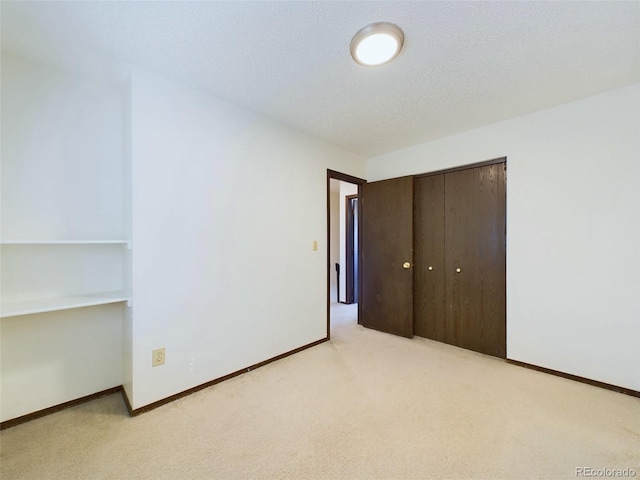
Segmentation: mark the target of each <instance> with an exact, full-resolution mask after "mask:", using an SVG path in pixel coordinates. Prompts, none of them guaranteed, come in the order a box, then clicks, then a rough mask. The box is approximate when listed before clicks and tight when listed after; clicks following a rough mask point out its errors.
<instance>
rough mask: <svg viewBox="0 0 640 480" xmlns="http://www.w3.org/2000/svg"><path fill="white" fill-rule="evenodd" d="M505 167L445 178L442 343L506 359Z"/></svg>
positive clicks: (503, 165) (459, 173)
mask: <svg viewBox="0 0 640 480" xmlns="http://www.w3.org/2000/svg"><path fill="white" fill-rule="evenodd" d="M505 213H506V191H505V164H495V165H489V166H484V167H477V168H472V169H468V170H460V171H457V172H451V173H447V174H446V176H445V217H446V223H445V239H446V244H447V248H446V254H445V282H446V291H447V298H446V302H447V309H446V317H447V320H446V325H447V329H446V334H447V339H446V340H445V341H446V342H447V343H451V344H453V345H458V346H460V347H463V348H468V349H470V350H475V351H478V352H482V353H486V354H489V355H494V356H497V357H502V358H505V357H506V273H505V272H506V258H505V251H506V239H505V234H506V223H505Z"/></svg>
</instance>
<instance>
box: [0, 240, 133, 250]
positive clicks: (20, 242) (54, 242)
mask: <svg viewBox="0 0 640 480" xmlns="http://www.w3.org/2000/svg"><path fill="white" fill-rule="evenodd" d="M0 245H126V246H127V248H131V241H129V240H2V241H1V242H0Z"/></svg>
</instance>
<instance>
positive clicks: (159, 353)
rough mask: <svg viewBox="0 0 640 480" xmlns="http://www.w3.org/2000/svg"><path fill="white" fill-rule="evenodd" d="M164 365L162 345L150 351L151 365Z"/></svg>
mask: <svg viewBox="0 0 640 480" xmlns="http://www.w3.org/2000/svg"><path fill="white" fill-rule="evenodd" d="M158 365H164V347H162V348H156V349H155V350H152V351H151V366H152V367H157V366H158Z"/></svg>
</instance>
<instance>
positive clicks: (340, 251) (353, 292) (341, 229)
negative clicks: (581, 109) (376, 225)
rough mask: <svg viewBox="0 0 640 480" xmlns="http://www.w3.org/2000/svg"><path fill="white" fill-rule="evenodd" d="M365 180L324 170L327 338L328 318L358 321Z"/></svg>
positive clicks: (330, 319)
mask: <svg viewBox="0 0 640 480" xmlns="http://www.w3.org/2000/svg"><path fill="white" fill-rule="evenodd" d="M364 183H366V181H365V180H363V179H361V178H357V177H353V176H350V175H346V174H343V173H340V172H336V171H333V170H327V338H331V325H332V320H333V323H334V325H335V324H336V323H337V322H353V323H359V320H358V319H359V297H360V288H359V285H360V261H359V255H360V235H359V231H360V224H361V216H360V215H359V206H360V205H359V197H360V189H361V185H363V184H364Z"/></svg>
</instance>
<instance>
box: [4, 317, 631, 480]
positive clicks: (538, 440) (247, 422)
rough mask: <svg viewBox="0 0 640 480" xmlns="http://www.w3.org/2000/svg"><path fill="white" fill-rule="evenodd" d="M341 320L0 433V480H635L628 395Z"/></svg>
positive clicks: (343, 318)
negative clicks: (219, 366) (318, 338)
mask: <svg viewBox="0 0 640 480" xmlns="http://www.w3.org/2000/svg"><path fill="white" fill-rule="evenodd" d="M354 318H355V307H350V306H335V307H334V314H333V317H332V327H333V333H332V341H331V342H330V343H324V344H322V345H319V346H316V347H313V348H311V349H309V350H306V351H304V352H301V353H299V354H296V355H294V356H291V357H288V358H286V359H283V360H281V361H278V362H275V363H272V364H269V365H267V366H265V367H263V368H260V369H258V370H255V371H253V372H250V373H247V374H244V375H242V376H240V377H236V378H234V379H232V380H229V381H227V382H223V383H221V384H219V385H216V386H214V387H211V388H208V389H206V390H203V391H200V392H198V393H196V394H194V395H191V396H188V397H185V398H183V399H181V400H178V401H176V402H173V403H171V404H168V405H166V406H164V407H161V408H158V409H156V410H153V411H151V412H149V413H146V414H144V415H141V416H139V417H136V418H129V417H128V416H127V414H126V410H125V407H124V405H123V402H122V400H121V397H120V396H119V395H112V396H109V397H105V398H102V399H99V400H96V401H93V402H91V403H88V404H85V405H82V406H79V407H76V408H73V409H69V410H66V411H63V412H59V413H57V414H54V415H50V416H48V417H44V418H41V419H38V420H34V421H32V422H30V423H26V424H23V425H19V426H16V427H13V428H10V429H7V430H5V431H3V432H2V433H0V442H1V443H0V450H1V456H0V460H1V466H0V473H1V478H2V480H13V479H30V480H32V479H65V480H68V479H99V478H104V479H234V478H243V479H244V478H246V479H249V478H251V479H289V478H291V479H315V478H322V479H340V478H345V479H378V478H380V479H386V478H394V479H405V478H406V479H412V478H424V479H436V478H455V479H463V478H481V479H501V478H504V479H526V478H540V479H562V478H567V479H569V478H580V476H577V475H576V473H577V471H576V469H578V468H592V469H594V470H592V472H594V471H596V472H597V470H595V469H601V468H607V469H625V468H630V469H632V470H634V471H635V473H636V477H640V400H639V399H637V398H633V397H630V396H626V395H622V394H619V393H614V392H611V391H608V390H603V389H600V388H596V387H592V386H588V385H584V384H581V383H577V382H573V381H570V380H566V379H563V378H558V377H554V376H550V375H547V374H543V373H539V372H535V371H531V370H527V369H524V368H521V367H517V366H513V365H508V364H506V363H505V362H503V361H501V360H498V359H495V358H492V357H487V356H484V355H480V354H477V353H474V352H470V351H465V350H462V349H458V348H455V347H451V346H448V345H444V344H440V343H436V342H432V341H429V340H425V339H420V338H415V339H413V340H408V339H404V338H399V337H395V336H392V335H387V334H383V333H379V332H375V331H372V330H367V329H364V328H362V327H360V326H358V325H356V324H355V320H354ZM583 471H584V470H583ZM609 471H611V470H609ZM603 473H605V472H603Z"/></svg>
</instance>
